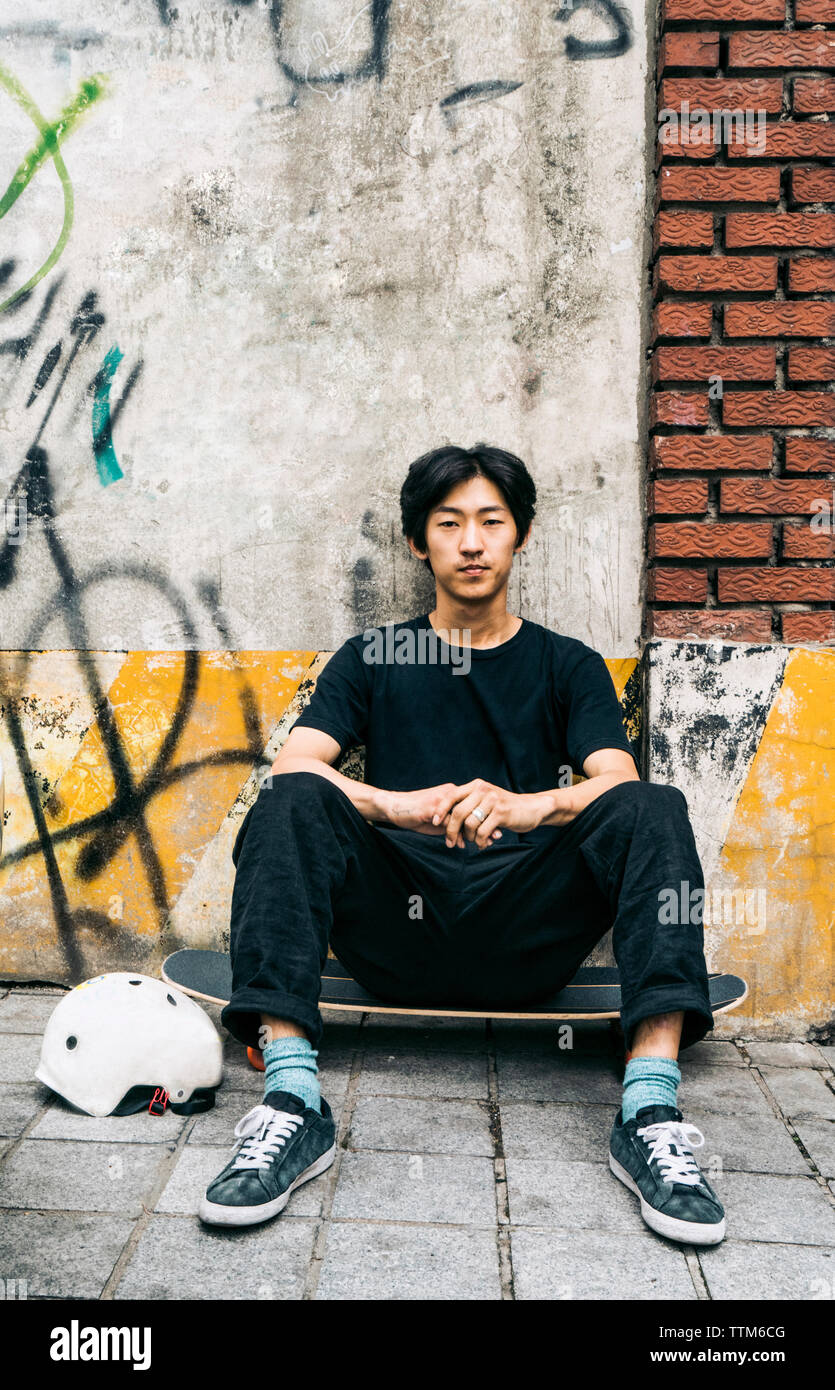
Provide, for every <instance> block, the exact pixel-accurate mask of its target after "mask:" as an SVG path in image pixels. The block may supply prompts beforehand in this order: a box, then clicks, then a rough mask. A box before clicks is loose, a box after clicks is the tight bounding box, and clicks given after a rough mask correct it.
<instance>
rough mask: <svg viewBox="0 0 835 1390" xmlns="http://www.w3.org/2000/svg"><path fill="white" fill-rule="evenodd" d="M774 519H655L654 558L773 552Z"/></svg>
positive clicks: (725, 556) (651, 549) (738, 556)
mask: <svg viewBox="0 0 835 1390" xmlns="http://www.w3.org/2000/svg"><path fill="white" fill-rule="evenodd" d="M771 542H772V531H771V523H770V522H745V521H740V522H735V521H734V522H723V521H714V522H704V521H654V522H652V523H651V524H650V527H649V549H648V554H649V556H650V558H651V559H663V558H664V557H669V558H671V559H675V560H707V559H723V560H737V559H739V560H744V559H748V558H750V557H753V556H759V555H770V554H771Z"/></svg>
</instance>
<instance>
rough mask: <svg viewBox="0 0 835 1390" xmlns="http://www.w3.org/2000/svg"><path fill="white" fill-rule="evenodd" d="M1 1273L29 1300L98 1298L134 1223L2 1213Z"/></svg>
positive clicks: (59, 1214)
mask: <svg viewBox="0 0 835 1390" xmlns="http://www.w3.org/2000/svg"><path fill="white" fill-rule="evenodd" d="M2 1223H3V1235H2V1255H0V1274H2V1275H4V1276H5V1277H6V1278H12V1279H25V1280H26V1283H27V1293H28V1296H29V1297H30V1298H98V1297H99V1295H100V1294H101V1291H102V1289H103V1288H104V1286H105V1284H106V1283H107V1280H108V1278H109V1277H110V1273H111V1271H112V1269H113V1266H114V1265H115V1263H116V1261H117V1259H118V1258H119V1254H120V1252H121V1250H122V1248H123V1247H124V1244H125V1242H126V1240H127V1239H128V1237H129V1236H130V1234H131V1232H132V1230H133V1227H134V1222H133V1221H131V1220H129V1219H128V1218H126V1217H124V1216H110V1215H101V1216H99V1215H91V1214H88V1213H86V1212H38V1211H6V1212H4V1213H3V1217H2Z"/></svg>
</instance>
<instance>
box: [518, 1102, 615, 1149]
mask: <svg viewBox="0 0 835 1390" xmlns="http://www.w3.org/2000/svg"><path fill="white" fill-rule="evenodd" d="M615 1112H616V1107H615V1106H611V1105H576V1104H572V1103H569V1104H566V1105H552V1104H549V1103H546V1102H543V1101H539V1102H535V1103H529V1102H526V1101H510V1102H506V1103H504V1104H503V1105H502V1106H501V1123H502V1144H503V1147H504V1152H505V1157H506V1158H534V1159H542V1158H545V1159H559V1160H561V1161H563V1162H568V1163H599V1162H601V1161H602V1162H603V1163H608V1153H609V1135H610V1134H611V1132H612V1122H613V1120H614V1118H615Z"/></svg>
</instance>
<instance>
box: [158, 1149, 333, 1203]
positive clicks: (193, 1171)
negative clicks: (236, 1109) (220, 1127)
mask: <svg viewBox="0 0 835 1390" xmlns="http://www.w3.org/2000/svg"><path fill="white" fill-rule="evenodd" d="M231 1157H232V1148H231V1145H230V1147H229V1150H228V1152H227V1153H224V1151H223V1149H221V1148H219V1147H217V1146H214V1147H211V1146H209V1147H206V1148H201V1147H200V1146H199V1145H197V1144H195V1145H193V1146H191V1145H189V1146H187V1147H186V1148H185V1149H183V1151H182V1153H181V1154H180V1157H179V1159H178V1160H177V1166H176V1168H175V1169H174V1172H173V1173H172V1174H171V1177H170V1178H169V1179H168V1182H167V1183H166V1185H165V1188H164V1190H163V1192H162V1193H161V1195H160V1198H159V1201H158V1202H157V1204H156V1207H155V1211H158V1212H170V1213H176V1214H178V1215H183V1216H196V1215H197V1208H198V1206H199V1204H200V1199H201V1197H202V1196H203V1194H204V1192H205V1191H206V1188H207V1187H208V1185H209V1183H210V1182H211V1181H212V1179H213V1178H216V1177H217V1175H218V1173H219V1172H220V1171H221V1169H222V1168H225V1167H226V1164H227V1163H228V1161H229V1159H230V1158H231ZM327 1190H328V1189H327V1172H326V1173H322V1174H320V1175H319V1176H318V1177H315V1178H311V1179H310V1181H309V1182H305V1183H302V1185H301V1187H297V1188H296V1190H295V1192H293V1193H292V1194H291V1196H290V1200H289V1202H288V1203H287V1207H286V1211H287V1212H288V1213H289V1214H290V1215H292V1216H319V1214H320V1213H321V1210H322V1199H323V1197H324V1194H325V1192H326V1191H327ZM282 1215H283V1213H282Z"/></svg>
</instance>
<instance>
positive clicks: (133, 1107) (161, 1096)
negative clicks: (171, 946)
mask: <svg viewBox="0 0 835 1390" xmlns="http://www.w3.org/2000/svg"><path fill="white" fill-rule="evenodd" d="M35 1076H36V1077H37V1078H38V1080H39V1081H43V1082H44V1084H45V1085H47V1086H50V1087H51V1088H52V1090H53V1091H57V1092H58V1094H59V1095H60V1096H63V1097H64V1099H65V1100H68V1101H69V1102H70V1104H71V1105H75V1106H77V1107H78V1109H79V1110H85V1111H86V1112H87V1114H88V1115H114V1114H117V1115H131V1114H134V1113H135V1112H136V1111H138V1110H145V1109H149V1110H151V1111H152V1112H153V1113H154V1114H162V1112H163V1111H164V1110H165V1108H166V1106H168V1107H169V1108H170V1109H171V1110H175V1111H177V1112H178V1113H183V1114H191V1113H193V1112H194V1111H197V1110H208V1109H210V1108H211V1107H212V1106H213V1105H214V1088H215V1087H217V1086H219V1085H220V1082H221V1079H222V1077H223V1049H222V1047H221V1041H220V1037H219V1036H218V1033H217V1030H216V1028H215V1026H214V1024H213V1023H212V1021H211V1019H210V1018H209V1016H208V1014H206V1013H205V1012H204V1011H203V1009H201V1007H200V1005H199V1004H196V1003H195V1001H194V1000H193V999H190V998H189V997H188V995H187V994H182V993H181V992H180V991H179V990H178V989H174V988H172V987H171V986H169V985H167V984H164V983H163V982H162V980H153V979H151V977H150V976H148V975H136V974H130V973H128V972H126V971H115V972H113V973H112V974H109V975H96V976H95V977H94V978H93V979H92V980H85V981H84V982H83V984H80V985H76V987H75V989H72V990H70V992H69V993H68V994H67V995H65V996H64V998H63V999H62V1000H60V1002H59V1003H58V1004H57V1005H56V1007H55V1008H54V1009H53V1011H52V1013H51V1015H50V1018H49V1022H48V1023H47V1025H46V1029H45V1031H44V1036H43V1044H42V1046H41V1059H40V1062H39V1063H38V1068H37V1071H36V1072H35ZM149 1101H150V1104H149Z"/></svg>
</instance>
